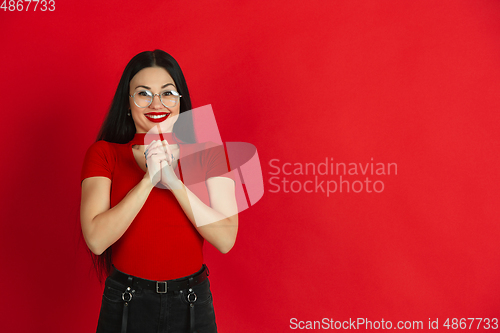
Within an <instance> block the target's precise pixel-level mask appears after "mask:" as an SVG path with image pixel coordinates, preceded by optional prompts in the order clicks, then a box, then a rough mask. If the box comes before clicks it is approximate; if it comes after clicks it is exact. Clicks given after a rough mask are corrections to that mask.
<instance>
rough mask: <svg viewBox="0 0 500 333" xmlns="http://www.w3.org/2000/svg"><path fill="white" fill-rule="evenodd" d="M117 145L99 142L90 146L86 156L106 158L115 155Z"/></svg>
mask: <svg viewBox="0 0 500 333" xmlns="http://www.w3.org/2000/svg"><path fill="white" fill-rule="evenodd" d="M119 146H120V145H119V144H117V143H112V142H108V141H104V140H99V141H96V142H94V143H92V144H91V145H90V147H89V148H88V149H87V154H101V155H106V156H111V155H116V151H117V149H118V148H119Z"/></svg>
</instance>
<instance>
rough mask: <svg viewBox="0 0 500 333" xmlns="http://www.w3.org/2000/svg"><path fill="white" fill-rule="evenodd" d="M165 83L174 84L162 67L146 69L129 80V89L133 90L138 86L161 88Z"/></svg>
mask: <svg viewBox="0 0 500 333" xmlns="http://www.w3.org/2000/svg"><path fill="white" fill-rule="evenodd" d="M166 83H172V84H175V83H174V80H173V79H172V77H171V76H170V74H168V72H167V71H166V70H165V68H163V67H146V68H143V69H141V70H140V71H139V72H137V74H135V76H134V77H133V78H132V80H130V87H131V88H132V89H135V87H136V86H138V85H145V86H149V87H155V86H163V85H165V84H166Z"/></svg>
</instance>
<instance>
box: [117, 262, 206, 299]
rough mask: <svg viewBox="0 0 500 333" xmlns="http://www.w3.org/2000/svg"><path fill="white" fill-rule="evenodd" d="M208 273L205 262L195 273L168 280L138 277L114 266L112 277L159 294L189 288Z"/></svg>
mask: <svg viewBox="0 0 500 333" xmlns="http://www.w3.org/2000/svg"><path fill="white" fill-rule="evenodd" d="M208 275H209V271H208V268H207V266H205V264H203V267H202V268H201V269H200V270H199V271H198V272H196V273H194V274H193V275H189V276H186V277H184V278H180V279H173V280H167V281H154V280H147V279H142V278H138V277H135V276H132V275H128V274H126V273H123V272H120V271H119V270H117V269H116V268H114V266H113V270H112V272H111V275H110V276H111V278H112V279H114V280H116V281H118V282H120V283H121V284H124V285H126V286H128V287H131V288H132V289H133V288H134V287H139V288H141V289H146V290H152V291H154V292H156V293H159V294H166V293H173V292H175V291H181V290H185V289H189V288H191V287H193V286H196V285H198V284H200V283H202V282H203V281H205V280H206V279H207V277H208ZM130 277H131V278H132V285H130V279H129V278H130Z"/></svg>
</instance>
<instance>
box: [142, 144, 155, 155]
mask: <svg viewBox="0 0 500 333" xmlns="http://www.w3.org/2000/svg"><path fill="white" fill-rule="evenodd" d="M155 142H156V140H153V141H151V143H150V144H149V145H147V147H146V149H144V156H147V154H148V151H149V150H150V149H151V148H152V147H153V146H154V144H155Z"/></svg>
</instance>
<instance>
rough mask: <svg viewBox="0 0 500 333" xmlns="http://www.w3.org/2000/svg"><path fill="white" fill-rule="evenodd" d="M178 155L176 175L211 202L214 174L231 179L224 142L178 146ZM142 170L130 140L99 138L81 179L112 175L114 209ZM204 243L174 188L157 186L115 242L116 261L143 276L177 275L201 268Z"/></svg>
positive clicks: (86, 159) (153, 278) (114, 256)
mask: <svg viewBox="0 0 500 333" xmlns="http://www.w3.org/2000/svg"><path fill="white" fill-rule="evenodd" d="M179 156H180V158H179V164H180V174H179V167H177V168H176V172H177V174H178V176H179V177H180V179H181V180H183V181H184V184H186V185H187V186H188V187H189V189H190V190H191V191H192V192H193V193H194V194H196V195H197V196H198V198H199V199H200V200H202V201H203V202H204V203H205V204H207V205H210V200H209V197H208V191H207V188H206V186H205V182H204V181H205V180H206V179H208V178H210V177H215V176H226V177H227V174H226V173H227V171H228V167H227V163H226V158H225V151H224V148H223V146H217V145H212V144H208V143H198V144H180V145H179ZM144 174H145V172H144V171H143V170H142V169H141V168H140V167H139V165H138V164H137V162H136V160H135V157H134V155H133V152H132V144H131V143H127V144H118V143H110V142H106V141H102V140H101V141H97V142H95V143H94V144H92V145H91V146H90V148H89V149H88V151H87V154H86V155H85V159H84V163H83V168H82V174H81V180H82V181H83V180H84V179H85V178H88V177H96V176H101V177H107V178H109V179H111V193H110V196H111V197H110V200H111V207H114V206H115V205H117V204H118V203H119V202H120V201H121V200H122V199H123V198H124V197H125V195H127V193H128V192H129V191H130V190H131V189H132V188H133V187H134V186H136V185H137V184H138V183H139V182H140V180H141V179H142V178H143V177H144ZM183 175H184V177H183ZM183 178H184V179H183ZM193 184H196V185H193ZM203 242H204V239H203V237H202V236H201V235H200V234H199V233H198V231H197V230H196V228H195V227H194V226H193V224H192V223H191V221H189V219H188V218H187V216H186V214H185V213H184V211H183V210H182V208H181V206H180V205H179V203H178V202H177V199H176V198H175V196H174V195H173V194H172V193H171V192H170V190H166V189H160V188H156V187H155V188H153V190H152V191H151V193H150V194H149V197H148V199H147V200H146V202H145V203H144V206H143V207H142V209H141V210H140V211H139V213H138V214H137V216H136V217H135V219H134V220H133V221H132V223H131V224H130V226H129V228H128V229H127V231H126V232H125V233H124V234H123V235H122V237H120V239H118V240H117V241H116V242H115V243H114V244H113V245H112V263H113V265H114V266H115V267H116V268H117V269H118V270H120V271H122V272H125V273H127V274H131V275H134V276H138V277H141V278H144V279H150V280H170V279H176V278H180V277H183V276H187V275H190V274H193V273H195V272H197V271H198V270H199V269H200V268H201V266H202V264H203Z"/></svg>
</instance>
